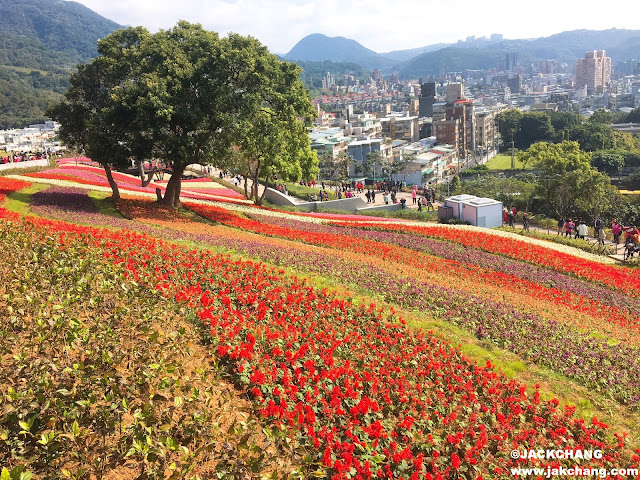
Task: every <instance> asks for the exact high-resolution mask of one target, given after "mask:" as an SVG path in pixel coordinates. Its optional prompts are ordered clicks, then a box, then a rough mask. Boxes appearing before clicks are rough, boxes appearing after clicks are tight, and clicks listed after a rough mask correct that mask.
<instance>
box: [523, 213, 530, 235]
mask: <svg viewBox="0 0 640 480" xmlns="http://www.w3.org/2000/svg"><path fill="white" fill-rule="evenodd" d="M522 230H524V231H525V232H528V231H529V214H528V213H527V212H524V213H523V214H522Z"/></svg>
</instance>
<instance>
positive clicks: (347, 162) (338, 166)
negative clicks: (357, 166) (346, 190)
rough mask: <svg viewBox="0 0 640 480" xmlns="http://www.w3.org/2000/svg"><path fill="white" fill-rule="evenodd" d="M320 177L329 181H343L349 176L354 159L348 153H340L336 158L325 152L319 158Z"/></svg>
mask: <svg viewBox="0 0 640 480" xmlns="http://www.w3.org/2000/svg"><path fill="white" fill-rule="evenodd" d="M318 161H319V162H320V163H319V168H320V175H321V176H322V178H325V179H328V180H337V181H343V180H346V179H347V178H348V176H349V167H351V165H353V163H354V159H353V157H352V156H351V155H349V154H348V153H347V152H340V153H339V154H338V155H336V156H335V157H334V156H333V155H332V154H331V153H329V152H323V154H322V155H320V156H319V157H318Z"/></svg>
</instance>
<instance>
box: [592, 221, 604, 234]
mask: <svg viewBox="0 0 640 480" xmlns="http://www.w3.org/2000/svg"><path fill="white" fill-rule="evenodd" d="M593 228H594V229H595V231H594V232H593V238H600V235H599V233H600V229H601V228H602V220H600V217H596V220H595V222H593Z"/></svg>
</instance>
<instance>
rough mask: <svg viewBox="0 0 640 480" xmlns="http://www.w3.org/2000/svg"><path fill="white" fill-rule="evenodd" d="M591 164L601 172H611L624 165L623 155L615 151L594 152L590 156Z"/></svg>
mask: <svg viewBox="0 0 640 480" xmlns="http://www.w3.org/2000/svg"><path fill="white" fill-rule="evenodd" d="M591 165H592V166H593V167H595V168H597V169H598V170H599V171H601V172H603V173H607V174H612V173H615V172H617V171H618V170H620V169H621V168H622V167H624V157H623V156H622V155H618V154H615V153H607V152H596V153H594V154H593V156H592V157H591Z"/></svg>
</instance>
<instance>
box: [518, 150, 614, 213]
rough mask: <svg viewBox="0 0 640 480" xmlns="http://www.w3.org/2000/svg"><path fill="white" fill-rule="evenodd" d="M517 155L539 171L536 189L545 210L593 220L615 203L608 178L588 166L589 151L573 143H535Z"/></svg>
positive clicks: (610, 209)
mask: <svg viewBox="0 0 640 480" xmlns="http://www.w3.org/2000/svg"><path fill="white" fill-rule="evenodd" d="M520 158H521V160H522V161H523V162H525V164H531V165H533V167H534V168H535V169H537V170H539V171H540V176H539V177H538V181H537V189H536V191H537V193H538V194H539V195H540V196H541V197H542V198H543V199H544V208H545V209H546V210H547V211H548V212H554V213H555V214H556V215H561V216H574V215H580V216H582V217H583V218H584V217H586V218H591V219H593V218H594V217H595V216H596V215H603V214H605V213H607V212H611V211H612V209H613V207H614V205H617V204H618V203H619V199H618V194H617V192H616V189H615V188H614V187H612V186H611V181H610V179H609V177H608V176H607V175H605V174H603V173H601V172H598V171H597V170H596V169H595V168H593V167H592V166H591V154H590V153H589V152H583V151H581V150H580V145H579V144H578V143H577V142H567V141H565V142H562V143H558V144H546V143H537V144H534V145H532V146H531V147H530V148H529V149H528V150H527V151H526V152H522V153H521V154H520Z"/></svg>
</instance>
